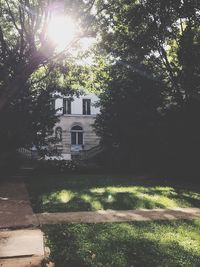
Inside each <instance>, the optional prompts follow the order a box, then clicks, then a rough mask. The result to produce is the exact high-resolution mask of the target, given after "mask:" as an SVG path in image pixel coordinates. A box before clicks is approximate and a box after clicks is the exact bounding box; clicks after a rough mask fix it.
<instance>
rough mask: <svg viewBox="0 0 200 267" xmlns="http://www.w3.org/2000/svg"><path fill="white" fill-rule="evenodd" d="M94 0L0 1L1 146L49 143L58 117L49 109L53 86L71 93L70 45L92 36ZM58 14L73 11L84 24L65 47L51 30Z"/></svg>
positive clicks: (76, 18)
mask: <svg viewBox="0 0 200 267" xmlns="http://www.w3.org/2000/svg"><path fill="white" fill-rule="evenodd" d="M93 4H94V3H93V1H87V2H86V1H81V0H77V1H59V2H58V1H53V0H52V1H51V0H48V1H38V0H11V1H10V0H9V1H8V0H1V1H0V77H1V79H0V124H1V130H0V139H1V141H0V144H1V150H2V149H9V148H16V147H19V146H22V145H31V144H33V143H34V144H39V143H41V142H44V140H45V137H46V135H47V134H48V132H49V130H50V129H51V128H52V127H53V125H54V123H55V121H57V118H56V117H55V112H53V111H52V110H50V101H51V98H52V93H53V91H55V90H61V89H62V92H63V93H64V94H71V93H72V88H71V85H70V86H69V83H68V84H67V83H66V75H67V72H70V66H71V65H73V64H72V59H71V57H70V56H69V48H70V45H72V46H75V45H76V42H77V41H78V40H79V39H80V38H81V37H85V36H90V35H91V33H92V32H91V28H92V21H93V19H94V17H93V16H92V15H91V14H90V11H91V8H92V6H93ZM54 13H56V14H57V13H58V14H61V15H68V16H70V15H73V17H74V20H76V21H77V27H79V28H81V30H80V32H79V33H78V35H77V36H75V38H74V40H73V41H72V42H71V44H70V45H69V44H68V45H66V47H65V49H64V48H63V50H62V51H61V52H59V51H57V48H56V45H55V44H54V43H53V42H52V41H51V40H50V37H49V36H48V34H47V28H48V23H50V21H51V18H52V16H53V14H54ZM63 77H64V78H63ZM60 78H62V80H63V85H61V84H60Z"/></svg>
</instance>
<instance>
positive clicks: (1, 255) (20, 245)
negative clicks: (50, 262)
mask: <svg viewBox="0 0 200 267" xmlns="http://www.w3.org/2000/svg"><path fill="white" fill-rule="evenodd" d="M43 260H44V240H43V233H42V231H41V230H39V229H25V230H14V231H0V267H26V266H27V267H28V266H29V267H30V266H31V267H36V266H38V267H40V266H42V261H43Z"/></svg>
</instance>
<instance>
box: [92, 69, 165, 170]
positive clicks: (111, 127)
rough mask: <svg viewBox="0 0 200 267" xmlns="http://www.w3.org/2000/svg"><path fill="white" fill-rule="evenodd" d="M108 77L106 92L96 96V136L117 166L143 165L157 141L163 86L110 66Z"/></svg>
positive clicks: (152, 80) (146, 77) (127, 70)
mask: <svg viewBox="0 0 200 267" xmlns="http://www.w3.org/2000/svg"><path fill="white" fill-rule="evenodd" d="M147 71H148V70H147V69H146V71H145V72H147ZM110 75H111V77H112V79H111V80H110V82H109V83H108V85H107V86H108V88H107V89H106V90H105V91H103V92H102V93H101V94H100V103H99V105H100V107H101V112H100V114H99V115H97V118H96V121H95V129H96V132H97V134H98V135H99V136H101V139H102V143H103V145H104V146H105V147H106V148H107V149H108V151H109V152H110V153H111V155H112V156H111V157H112V160H113V159H114V158H115V159H116V160H118V161H119V165H118V166H123V165H125V166H126V167H127V166H128V167H133V166H136V164H137V166H138V165H139V164H140V165H141V164H143V165H144V164H145V163H147V161H148V158H149V155H150V154H151V153H152V151H154V152H155V143H156V139H157V137H159V133H158V131H157V130H158V127H157V125H158V121H159V119H160V114H159V107H160V105H161V97H160V90H161V88H162V87H163V85H162V84H161V83H160V82H158V81H157V80H155V79H153V78H152V77H151V78H150V77H148V76H144V75H142V74H141V73H138V72H135V71H134V70H132V69H127V67H126V66H124V65H121V64H120V65H119V64H116V65H114V66H112V69H111V71H110Z"/></svg>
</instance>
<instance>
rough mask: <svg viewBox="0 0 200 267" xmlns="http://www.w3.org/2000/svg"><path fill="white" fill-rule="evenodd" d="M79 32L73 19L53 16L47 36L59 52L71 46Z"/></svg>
mask: <svg viewBox="0 0 200 267" xmlns="http://www.w3.org/2000/svg"><path fill="white" fill-rule="evenodd" d="M77 32H78V29H77V27H76V24H75V22H74V21H73V19H71V18H69V17H64V16H53V17H52V18H51V20H50V22H49V24H48V27H47V34H48V36H49V38H50V39H51V41H52V42H53V43H54V45H55V46H56V49H57V50H58V51H62V50H64V49H65V48H66V47H67V46H68V45H70V43H72V42H73V40H74V39H75V37H76V35H77Z"/></svg>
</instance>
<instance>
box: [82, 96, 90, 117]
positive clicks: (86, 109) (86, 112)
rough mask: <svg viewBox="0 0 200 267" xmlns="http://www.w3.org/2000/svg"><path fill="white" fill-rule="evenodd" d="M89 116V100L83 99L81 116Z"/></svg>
mask: <svg viewBox="0 0 200 267" xmlns="http://www.w3.org/2000/svg"><path fill="white" fill-rule="evenodd" d="M90 114H91V99H83V115H90Z"/></svg>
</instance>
